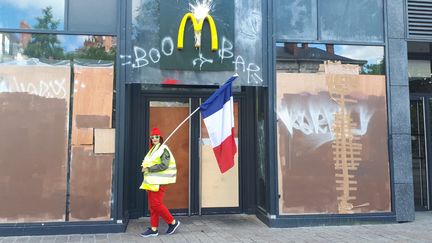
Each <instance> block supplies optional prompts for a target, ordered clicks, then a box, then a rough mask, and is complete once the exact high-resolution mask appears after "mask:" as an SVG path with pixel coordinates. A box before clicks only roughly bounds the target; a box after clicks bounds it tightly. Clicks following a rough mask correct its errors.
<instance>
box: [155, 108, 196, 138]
mask: <svg viewBox="0 0 432 243" xmlns="http://www.w3.org/2000/svg"><path fill="white" fill-rule="evenodd" d="M199 109H200V107H198V108H196V109H195V110H194V111H193V112H192V113H191V114H190V115H189V116H188V117H186V119H184V121H182V122H181V123H180V125H178V126H177V127H176V129H174V131H172V132H171V134H170V135H169V136H168V137H167V138H166V139H165V140H164V142H163V143H162V145H164V144H165V143H166V142H168V140H169V139H170V138H171V136H172V135H173V134H174V133H175V132H176V131H177V130H178V129H179V128H180V127H181V126H182V125H183V124H184V123H185V122H186V121H187V120H189V118H190V117H191V116H192V115H193V114H195V113H196V112H197V111H198V110H199ZM161 147H162V146H161Z"/></svg>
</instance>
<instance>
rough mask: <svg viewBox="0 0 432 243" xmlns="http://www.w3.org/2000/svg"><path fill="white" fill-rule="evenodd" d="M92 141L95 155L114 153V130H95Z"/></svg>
mask: <svg viewBox="0 0 432 243" xmlns="http://www.w3.org/2000/svg"><path fill="white" fill-rule="evenodd" d="M94 140H95V144H94V152H95V154H110V153H111V154H114V153H115V129H113V128H112V129H102V128H95V130H94Z"/></svg>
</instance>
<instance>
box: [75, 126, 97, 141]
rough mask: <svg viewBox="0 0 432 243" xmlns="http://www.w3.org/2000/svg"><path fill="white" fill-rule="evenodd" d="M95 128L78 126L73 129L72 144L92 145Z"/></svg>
mask: <svg viewBox="0 0 432 243" xmlns="http://www.w3.org/2000/svg"><path fill="white" fill-rule="evenodd" d="M92 144H93V128H76V129H74V130H72V145H92Z"/></svg>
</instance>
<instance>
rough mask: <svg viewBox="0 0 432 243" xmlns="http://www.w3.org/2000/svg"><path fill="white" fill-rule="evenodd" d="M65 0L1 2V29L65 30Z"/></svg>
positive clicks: (13, 0) (5, 0) (11, 0)
mask: <svg viewBox="0 0 432 243" xmlns="http://www.w3.org/2000/svg"><path fill="white" fill-rule="evenodd" d="M64 14H65V1H64V0H31V1H15V0H1V1H0V28H9V29H44V30H63V29H64Z"/></svg>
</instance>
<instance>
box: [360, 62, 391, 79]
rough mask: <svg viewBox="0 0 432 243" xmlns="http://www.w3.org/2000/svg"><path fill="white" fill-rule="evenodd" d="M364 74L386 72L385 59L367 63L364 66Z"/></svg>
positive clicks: (381, 73)
mask: <svg viewBox="0 0 432 243" xmlns="http://www.w3.org/2000/svg"><path fill="white" fill-rule="evenodd" d="M361 73H362V74H373V75H383V74H385V65H384V59H383V60H381V61H380V62H379V63H378V64H366V65H364V66H363V68H362V71H361Z"/></svg>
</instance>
